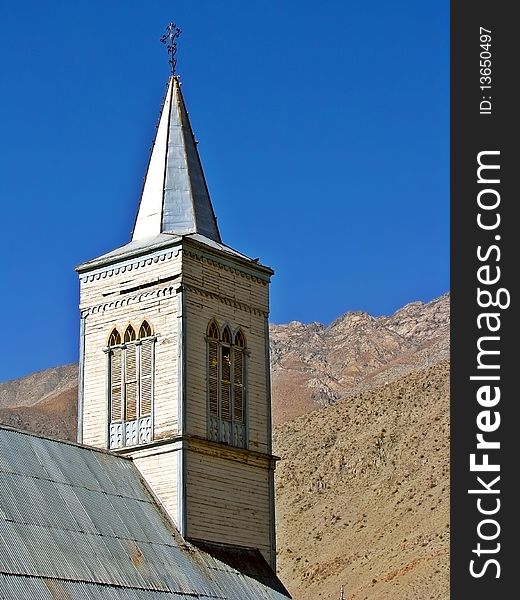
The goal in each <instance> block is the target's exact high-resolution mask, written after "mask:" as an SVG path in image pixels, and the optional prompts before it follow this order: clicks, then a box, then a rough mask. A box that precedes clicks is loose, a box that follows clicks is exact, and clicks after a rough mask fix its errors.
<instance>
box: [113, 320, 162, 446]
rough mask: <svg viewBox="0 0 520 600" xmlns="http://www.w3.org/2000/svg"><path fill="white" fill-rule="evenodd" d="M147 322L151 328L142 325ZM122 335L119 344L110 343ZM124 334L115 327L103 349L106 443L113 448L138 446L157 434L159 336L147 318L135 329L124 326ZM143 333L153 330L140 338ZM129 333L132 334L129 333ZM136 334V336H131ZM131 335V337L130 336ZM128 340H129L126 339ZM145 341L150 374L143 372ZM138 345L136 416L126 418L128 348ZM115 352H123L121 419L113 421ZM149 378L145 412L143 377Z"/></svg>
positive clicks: (121, 362)
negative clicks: (144, 410) (156, 389)
mask: <svg viewBox="0 0 520 600" xmlns="http://www.w3.org/2000/svg"><path fill="white" fill-rule="evenodd" d="M144 325H147V326H148V328H143V326H144ZM115 331H117V333H118V334H119V339H120V342H121V343H119V344H114V345H110V343H111V342H112V341H115V340H116V339H117V338H115V336H114V335H113V334H114V332H115ZM124 332H125V333H124V334H123V336H121V335H120V329H119V328H118V327H114V328H113V329H112V331H111V333H110V334H109V337H108V341H107V343H108V345H107V346H106V347H105V348H104V352H105V353H106V355H107V361H106V363H107V366H106V379H107V386H106V396H107V411H106V414H107V446H108V448H109V449H110V450H118V449H123V448H130V447H136V446H143V445H145V444H148V443H151V442H153V439H154V435H153V431H154V400H155V398H154V396H155V343H156V340H157V337H156V336H155V335H154V333H153V326H152V325H151V323H150V321H149V320H148V319H143V321H142V322H141V325H140V326H139V327H138V328H135V327H134V326H133V325H132V324H131V323H129V324H128V325H127V327H126V328H125V329H124ZM141 332H151V335H148V336H147V337H140V335H141ZM127 333H128V334H129V335H127ZM132 333H133V335H131V334H132ZM128 338H130V339H128ZM125 340H126V341H125ZM143 344H147V346H148V347H149V348H150V356H149V361H148V362H149V365H150V366H149V373H148V371H147V374H146V375H143ZM130 347H133V348H135V394H136V399H135V419H127V418H126V417H127V408H128V404H127V394H128V381H127V369H128V354H127V351H128V348H130ZM114 351H118V352H119V353H120V354H119V356H120V367H119V368H120V385H119V387H120V411H119V416H120V419H114V420H113V418H112V417H113V414H112V406H113V404H112V401H113V386H112V377H113V368H112V367H113V362H112V361H113V356H114ZM145 377H146V378H148V380H149V385H148V389H149V404H150V410H149V412H147V413H146V414H143V387H144V386H143V382H144V378H145Z"/></svg>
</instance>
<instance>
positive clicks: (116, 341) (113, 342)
mask: <svg viewBox="0 0 520 600" xmlns="http://www.w3.org/2000/svg"><path fill="white" fill-rule="evenodd" d="M120 344H121V334H120V333H119V331H118V330H117V327H114V329H112V331H111V333H110V336H109V337H108V345H109V346H119V345H120Z"/></svg>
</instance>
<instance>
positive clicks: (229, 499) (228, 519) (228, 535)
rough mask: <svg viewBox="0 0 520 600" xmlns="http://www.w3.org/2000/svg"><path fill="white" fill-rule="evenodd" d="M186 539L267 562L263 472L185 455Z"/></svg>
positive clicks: (268, 517)
mask: <svg viewBox="0 0 520 600" xmlns="http://www.w3.org/2000/svg"><path fill="white" fill-rule="evenodd" d="M186 464H187V498H186V509H187V537H189V538H194V539H201V540H207V541H212V542H220V543H224V544H235V545H239V546H249V547H253V548H258V550H260V552H261V553H262V554H263V555H264V557H265V559H266V560H267V562H268V563H270V564H271V562H272V559H273V558H274V557H272V556H271V539H270V531H271V522H270V520H271V515H272V512H271V504H270V503H271V499H270V494H269V470H268V469H267V468H265V469H263V468H261V467H259V466H253V465H251V464H241V463H238V462H235V461H230V460H227V459H225V458H220V457H217V456H209V455H206V454H199V453H196V452H193V451H191V450H188V451H187V457H186Z"/></svg>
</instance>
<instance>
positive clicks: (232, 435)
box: [204, 319, 250, 449]
mask: <svg viewBox="0 0 520 600" xmlns="http://www.w3.org/2000/svg"><path fill="white" fill-rule="evenodd" d="M213 326H215V328H216V330H217V332H218V338H217V337H215V336H213V335H210V332H211V329H212V327H213ZM226 332H229V337H228V338H227V339H225V338H226ZM238 335H240V336H241V339H242V342H243V345H238V344H236V343H235V341H236V339H237V337H238ZM204 339H205V341H206V411H207V435H208V439H209V440H211V441H214V442H219V443H223V444H227V445H228V446H231V447H234V448H245V449H247V448H248V447H249V427H248V422H249V419H248V412H249V411H248V408H249V407H248V386H247V381H248V370H247V363H248V357H249V354H250V353H249V351H248V349H247V341H246V337H245V334H244V332H243V329H242V328H241V327H237V328H235V330H234V331H233V330H232V329H231V327H230V325H229V324H228V323H223V324H222V326H221V327H219V325H218V322H217V320H216V319H211V320H210V321H209V323H208V326H207V328H206V335H205V338H204ZM212 344H213V345H216V355H217V365H216V366H217V369H216V377H215V375H214V374H212V372H211V368H212V365H211V364H210V363H211V360H212V351H211V345H212ZM227 349H229V359H230V367H229V380H223V363H224V359H223V356H224V351H225V350H227ZM238 355H239V356H240V358H241V360H242V381H241V382H240V384H238V383H236V370H235V361H236V358H237V356H238ZM224 381H226V382H227V384H228V386H229V387H228V396H229V416H230V418H229V419H224V418H223V414H222V411H223V390H224V387H223V382H224ZM212 383H213V386H214V388H215V387H216V398H214V394H213V395H212V390H213V389H214V388H212ZM215 383H216V385H215ZM238 385H240V386H241V390H242V399H241V405H242V406H241V409H242V410H241V412H242V415H241V416H242V418H241V419H240V420H237V418H236V415H235V410H236V405H235V393H236V387H237V386H238ZM215 404H216V413H215V412H214V411H213V410H212V406H214V405H215Z"/></svg>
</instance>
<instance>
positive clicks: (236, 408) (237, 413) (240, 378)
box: [233, 349, 244, 423]
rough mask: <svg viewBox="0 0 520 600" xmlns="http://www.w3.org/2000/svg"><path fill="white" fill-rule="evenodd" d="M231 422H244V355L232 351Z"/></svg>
mask: <svg viewBox="0 0 520 600" xmlns="http://www.w3.org/2000/svg"><path fill="white" fill-rule="evenodd" d="M233 387H234V389H233V392H234V395H233V420H234V421H237V422H239V423H243V421H244V353H243V352H241V351H240V350H237V349H235V350H234V364H233Z"/></svg>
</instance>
